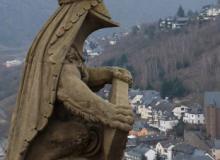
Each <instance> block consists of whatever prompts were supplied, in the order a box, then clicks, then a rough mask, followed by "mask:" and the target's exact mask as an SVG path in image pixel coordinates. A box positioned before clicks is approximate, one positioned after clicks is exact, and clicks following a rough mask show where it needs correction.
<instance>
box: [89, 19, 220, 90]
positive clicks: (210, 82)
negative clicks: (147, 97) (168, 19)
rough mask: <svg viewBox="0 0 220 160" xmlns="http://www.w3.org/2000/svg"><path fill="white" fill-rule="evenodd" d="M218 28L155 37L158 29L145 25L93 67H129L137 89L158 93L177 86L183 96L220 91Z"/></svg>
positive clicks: (209, 26) (198, 27)
mask: <svg viewBox="0 0 220 160" xmlns="http://www.w3.org/2000/svg"><path fill="white" fill-rule="evenodd" d="M219 25H220V20H217V21H215V22H210V23H208V24H204V25H202V26H201V25H199V24H195V25H191V26H189V27H187V28H185V29H184V30H182V31H181V32H173V31H172V32H165V33H164V32H162V33H156V32H157V31H156V28H155V25H151V26H149V25H143V26H142V27H141V30H140V31H138V32H133V33H130V34H129V35H128V36H127V37H125V38H122V39H121V40H120V41H119V43H118V44H117V45H115V46H113V47H112V46H110V45H107V46H106V47H105V51H104V52H105V54H104V55H101V56H100V57H97V58H96V59H94V60H93V61H92V62H91V64H92V65H110V66H114V65H120V66H123V67H127V68H128V69H129V70H131V72H132V73H133V75H134V82H135V83H134V84H135V87H141V88H154V89H158V90H159V89H161V87H166V86H169V85H170V86H171V87H173V86H172V85H173V84H174V83H175V84H177V86H176V88H178V87H181V89H183V90H184V91H183V92H184V93H200V92H203V91H206V90H219V89H220V83H219V79H220V54H219V51H220V28H219ZM168 89H169V87H168ZM174 89H175V86H174Z"/></svg>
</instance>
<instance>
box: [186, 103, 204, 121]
mask: <svg viewBox="0 0 220 160" xmlns="http://www.w3.org/2000/svg"><path fill="white" fill-rule="evenodd" d="M183 121H184V122H185V123H188V124H204V121H205V116H204V113H203V111H202V109H201V107H193V108H191V109H190V110H189V111H188V112H187V113H185V115H184V117H183Z"/></svg>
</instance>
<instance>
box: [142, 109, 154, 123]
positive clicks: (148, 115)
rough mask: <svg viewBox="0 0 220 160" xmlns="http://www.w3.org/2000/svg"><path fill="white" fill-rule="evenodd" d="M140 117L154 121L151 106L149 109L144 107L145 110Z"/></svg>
mask: <svg viewBox="0 0 220 160" xmlns="http://www.w3.org/2000/svg"><path fill="white" fill-rule="evenodd" d="M140 115H141V118H142V119H146V120H148V121H152V118H153V115H152V107H151V106H149V107H145V106H143V108H142V109H141V112H140Z"/></svg>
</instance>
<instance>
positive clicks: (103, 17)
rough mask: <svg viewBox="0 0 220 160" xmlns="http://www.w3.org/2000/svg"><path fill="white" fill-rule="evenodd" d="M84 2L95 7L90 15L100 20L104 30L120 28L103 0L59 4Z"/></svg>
mask: <svg viewBox="0 0 220 160" xmlns="http://www.w3.org/2000/svg"><path fill="white" fill-rule="evenodd" d="M83 1H90V2H91V4H92V5H93V7H92V8H91V9H90V10H89V14H90V15H91V16H92V18H94V19H99V23H102V25H103V26H102V28H105V27H118V26H119V24H118V23H116V22H114V21H113V20H112V18H111V16H110V14H109V12H108V9H107V7H106V6H105V4H104V2H103V0H59V4H60V5H63V4H70V3H76V2H78V3H80V2H83Z"/></svg>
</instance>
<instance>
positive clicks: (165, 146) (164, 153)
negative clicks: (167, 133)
mask: <svg viewBox="0 0 220 160" xmlns="http://www.w3.org/2000/svg"><path fill="white" fill-rule="evenodd" d="M175 143H176V142H174V141H171V140H167V141H162V142H159V143H157V145H156V147H155V148H156V151H157V153H158V154H159V155H160V157H163V158H164V159H167V160H172V149H173V148H174V146H175Z"/></svg>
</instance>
